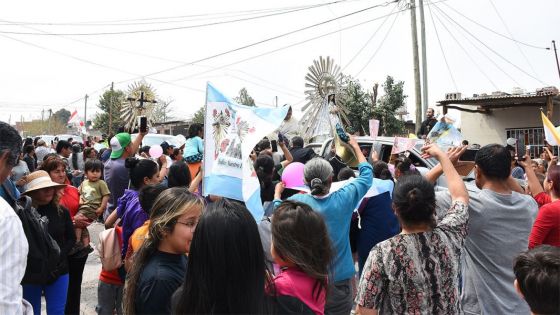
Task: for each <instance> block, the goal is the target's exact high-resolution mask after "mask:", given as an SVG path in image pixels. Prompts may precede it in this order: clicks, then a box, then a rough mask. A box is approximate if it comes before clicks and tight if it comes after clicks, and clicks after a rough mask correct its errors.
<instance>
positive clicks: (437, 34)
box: [428, 6, 459, 92]
mask: <svg viewBox="0 0 560 315" xmlns="http://www.w3.org/2000/svg"><path fill="white" fill-rule="evenodd" d="M428 11H429V12H430V20H431V21H432V25H433V26H434V31H435V33H436V38H437V41H438V44H439V49H440V50H441V54H442V55H443V60H444V61H445V65H446V67H447V72H448V73H449V76H450V77H451V81H452V82H453V86H454V87H455V91H457V92H458V91H459V88H458V87H457V82H456V81H455V77H454V76H453V71H451V67H449V62H448V61H447V56H446V55H445V50H444V49H443V45H442V44H441V39H440V38H439V32H438V30H437V27H436V22H435V21H434V17H433V15H432V8H431V6H428Z"/></svg>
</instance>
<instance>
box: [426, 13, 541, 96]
mask: <svg viewBox="0 0 560 315" xmlns="http://www.w3.org/2000/svg"><path fill="white" fill-rule="evenodd" d="M435 7H436V8H437V9H438V10H439V11H440V12H442V13H443V14H444V15H445V16H447V17H448V18H449V20H451V22H453V23H454V24H455V25H457V26H459V27H460V28H461V29H462V30H464V31H465V32H466V33H467V34H469V35H470V36H471V37H472V38H474V39H475V40H476V41H477V42H479V43H481V44H482V45H483V46H484V47H486V48H487V49H488V50H490V51H491V52H493V53H494V54H495V55H496V56H498V57H500V58H501V59H502V60H504V61H505V62H507V63H509V64H510V65H512V66H514V67H515V68H516V69H517V70H519V71H521V72H522V73H524V74H525V75H527V76H528V77H531V78H533V79H535V80H536V81H538V82H539V83H541V84H543V85H546V83H544V82H543V81H541V80H540V79H539V78H537V77H535V76H533V75H531V74H530V73H528V72H527V71H525V70H523V69H522V68H521V67H519V66H517V65H516V64H514V63H513V62H511V61H509V60H508V59H506V58H505V57H504V56H502V55H501V54H499V53H498V52H497V51H496V50H494V49H492V47H490V46H488V45H487V44H486V43H484V42H483V41H481V40H480V39H479V38H478V37H476V36H474V35H473V34H472V33H471V32H469V30H467V29H466V28H465V27H463V26H462V25H461V24H459V23H458V22H457V21H455V20H454V19H452V18H451V17H450V16H449V15H447V13H445V12H444V11H443V10H442V9H441V8H439V7H438V6H437V5H436V6H435Z"/></svg>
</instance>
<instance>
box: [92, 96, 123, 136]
mask: <svg viewBox="0 0 560 315" xmlns="http://www.w3.org/2000/svg"><path fill="white" fill-rule="evenodd" d="M125 99H126V97H125V94H124V92H123V91H121V90H113V91H111V90H107V91H105V93H103V95H101V97H100V98H99V104H98V105H97V107H99V109H101V112H99V113H97V114H96V115H95V118H94V125H95V128H96V129H98V130H101V131H102V132H103V133H106V134H116V133H117V132H118V130H119V128H121V127H123V126H124V122H123V120H122V119H121V107H122V104H123V102H124V101H125ZM109 109H111V117H112V129H111V130H109Z"/></svg>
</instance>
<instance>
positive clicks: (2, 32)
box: [0, 0, 398, 36]
mask: <svg viewBox="0 0 560 315" xmlns="http://www.w3.org/2000/svg"><path fill="white" fill-rule="evenodd" d="M344 1H346V0H338V1H333V2H329V3H323V4H317V5H314V6H311V7H305V8H299V9H294V10H290V11H283V12H275V13H269V14H264V15H259V16H254V17H247V18H240V19H234V20H227V21H218V22H211V23H203V24H196V25H186V26H176V27H167V28H154V29H146V30H132V31H119V32H92V33H36V32H15V31H0V34H14V35H42V36H101V35H124V34H141V33H154V32H167V31H176V30H185V29H193V28H201V27H207V26H216V25H222V24H229V23H237V22H245V21H251V20H256V19H261V18H266V17H272V16H278V15H284V14H289V13H294V12H299V11H305V10H309V9H314V8H319V7H322V6H325V5H329V4H335V3H339V2H344ZM395 1H398V0H395ZM370 8H371V7H370ZM370 8H369V9H370ZM366 10H367V9H366ZM364 11H365V10H364Z"/></svg>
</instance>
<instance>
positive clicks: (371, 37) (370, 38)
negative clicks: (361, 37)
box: [341, 4, 398, 72]
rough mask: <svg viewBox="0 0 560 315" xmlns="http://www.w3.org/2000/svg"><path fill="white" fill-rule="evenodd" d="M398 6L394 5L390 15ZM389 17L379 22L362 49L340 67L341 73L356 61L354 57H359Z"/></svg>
mask: <svg viewBox="0 0 560 315" xmlns="http://www.w3.org/2000/svg"><path fill="white" fill-rule="evenodd" d="M397 7H398V4H396V5H395V7H394V8H393V9H392V10H391V13H392V12H394V11H395V9H397ZM389 17H390V15H387V17H386V18H385V19H384V20H383V21H382V22H381V24H379V27H378V28H377V29H376V30H375V31H374V32H373V34H371V36H370V37H369V38H368V40H367V41H366V42H365V44H364V45H363V46H362V48H360V49H359V50H358V51H357V52H356V53H355V54H354V56H353V57H352V58H351V59H350V61H348V63H346V65H345V66H344V67H342V70H341V71H342V72H344V70H346V68H348V66H349V65H350V64H351V63H352V62H353V61H354V60H355V59H356V57H358V55H360V54H361V53H362V51H363V50H364V49H365V48H366V47H367V46H368V45H369V43H370V42H371V41H372V40H373V38H374V37H375V35H377V33H379V30H381V28H382V27H383V25H385V23H386V22H387V21H388V20H389Z"/></svg>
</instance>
